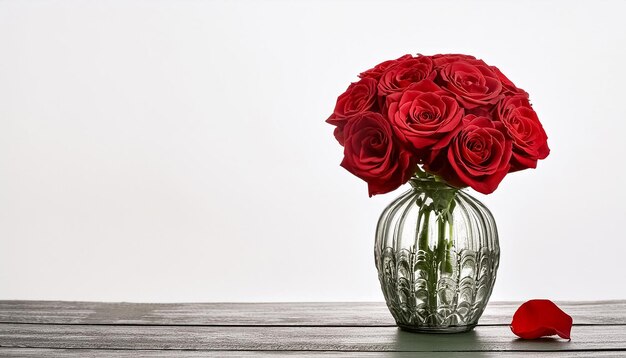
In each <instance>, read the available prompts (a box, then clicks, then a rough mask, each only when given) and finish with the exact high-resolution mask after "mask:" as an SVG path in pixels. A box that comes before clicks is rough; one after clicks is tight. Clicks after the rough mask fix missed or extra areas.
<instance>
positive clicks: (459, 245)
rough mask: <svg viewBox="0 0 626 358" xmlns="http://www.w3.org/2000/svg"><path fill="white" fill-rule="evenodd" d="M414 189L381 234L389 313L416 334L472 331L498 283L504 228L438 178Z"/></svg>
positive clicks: (386, 214) (388, 216) (396, 205)
mask: <svg viewBox="0 0 626 358" xmlns="http://www.w3.org/2000/svg"><path fill="white" fill-rule="evenodd" d="M410 184H411V189H410V190H409V191H407V192H406V193H404V194H402V195H401V196H400V197H398V198H397V199H396V200H394V201H393V202H392V203H391V204H390V205H389V206H388V207H387V208H386V209H385V210H384V211H383V213H382V214H381V216H380V219H379V221H378V226H377V229H376V244H375V250H374V253H375V260H376V268H377V269H378V278H379V280H380V285H381V288H382V290H383V294H384V296H385V300H386V301H387V307H389V311H391V314H392V315H393V317H394V318H395V320H396V323H397V324H398V326H400V327H401V328H402V329H405V330H408V331H413V332H427V333H453V332H465V331H469V330H471V329H473V328H474V327H475V326H476V324H477V323H478V319H479V318H480V316H481V315H482V313H483V311H484V309H485V307H486V305H487V302H488V300H489V296H490V295H491V291H492V289H493V285H494V283H495V280H496V271H497V269H498V263H499V259H500V248H499V246H498V232H497V229H496V223H495V221H494V219H493V216H492V215H491V213H490V212H489V210H488V209H487V208H486V207H485V206H484V205H483V204H482V203H481V202H480V201H478V200H477V199H475V198H473V197H472V196H471V195H469V194H468V193H466V192H465V191H463V190H460V189H457V188H453V187H451V186H449V185H447V184H445V183H443V182H439V181H437V180H435V178H434V177H429V178H418V177H414V178H412V179H411V180H410Z"/></svg>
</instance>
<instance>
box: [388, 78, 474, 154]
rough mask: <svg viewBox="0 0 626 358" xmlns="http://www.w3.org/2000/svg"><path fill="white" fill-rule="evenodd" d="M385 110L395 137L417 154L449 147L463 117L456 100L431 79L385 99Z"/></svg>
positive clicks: (461, 109)
mask: <svg viewBox="0 0 626 358" xmlns="http://www.w3.org/2000/svg"><path fill="white" fill-rule="evenodd" d="M387 107H388V117H389V120H390V121H391V124H392V126H393V129H394V131H395V133H396V134H397V136H398V138H399V139H400V140H402V141H403V142H404V143H406V144H407V145H409V146H410V147H412V148H414V149H416V150H417V152H418V153H419V152H420V150H422V151H423V149H427V148H433V149H437V148H442V147H445V146H446V145H448V143H449V142H450V140H451V139H452V136H453V135H454V133H455V132H456V130H457V128H458V127H459V125H460V124H461V119H462V118H463V108H462V107H461V106H459V103H458V102H457V101H456V99H455V98H454V97H453V96H452V95H450V94H449V93H448V92H446V91H444V90H443V89H441V88H440V87H439V86H437V85H436V84H435V83H434V82H433V81H431V80H423V81H421V82H419V83H417V84H414V85H412V86H410V87H409V88H407V89H406V90H405V91H404V92H401V93H394V94H392V95H390V96H388V97H387Z"/></svg>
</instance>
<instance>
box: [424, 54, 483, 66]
mask: <svg viewBox="0 0 626 358" xmlns="http://www.w3.org/2000/svg"><path fill="white" fill-rule="evenodd" d="M431 58H432V59H433V65H434V66H435V68H441V67H442V66H443V65H445V64H448V63H450V62H455V61H458V60H475V59H476V57H474V56H470V55H461V54H455V53H453V54H446V55H442V54H440V55H433V56H431Z"/></svg>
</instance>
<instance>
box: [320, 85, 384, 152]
mask: <svg viewBox="0 0 626 358" xmlns="http://www.w3.org/2000/svg"><path fill="white" fill-rule="evenodd" d="M377 84H378V83H377V82H376V80H374V79H371V78H363V79H361V80H360V81H358V82H354V83H352V84H350V86H348V89H347V90H346V91H345V92H344V93H342V94H341V95H340V96H339V98H337V104H336V105H335V110H334V111H333V114H332V115H331V116H330V117H329V118H328V119H327V120H326V122H327V123H330V124H332V125H335V126H337V128H335V138H337V141H339V143H340V144H342V145H343V139H344V138H343V127H344V125H345V123H346V118H348V117H351V116H354V115H356V114H359V113H362V112H365V111H369V110H373V109H375V108H376V106H377V101H376V90H377V89H376V86H377Z"/></svg>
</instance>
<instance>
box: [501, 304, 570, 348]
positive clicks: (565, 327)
mask: <svg viewBox="0 0 626 358" xmlns="http://www.w3.org/2000/svg"><path fill="white" fill-rule="evenodd" d="M571 330H572V317H570V316H569V315H568V314H567V313H565V312H563V311H562V310H561V309H560V308H559V307H558V306H557V305H555V304H554V302H552V301H550V300H530V301H527V302H525V303H523V304H522V305H521V306H520V307H519V308H518V309H517V311H515V314H514V315H513V322H511V331H513V333H515V335H517V336H518V337H520V338H523V339H535V338H539V337H544V336H552V335H555V334H558V335H559V337H561V338H564V339H570V331H571Z"/></svg>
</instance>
